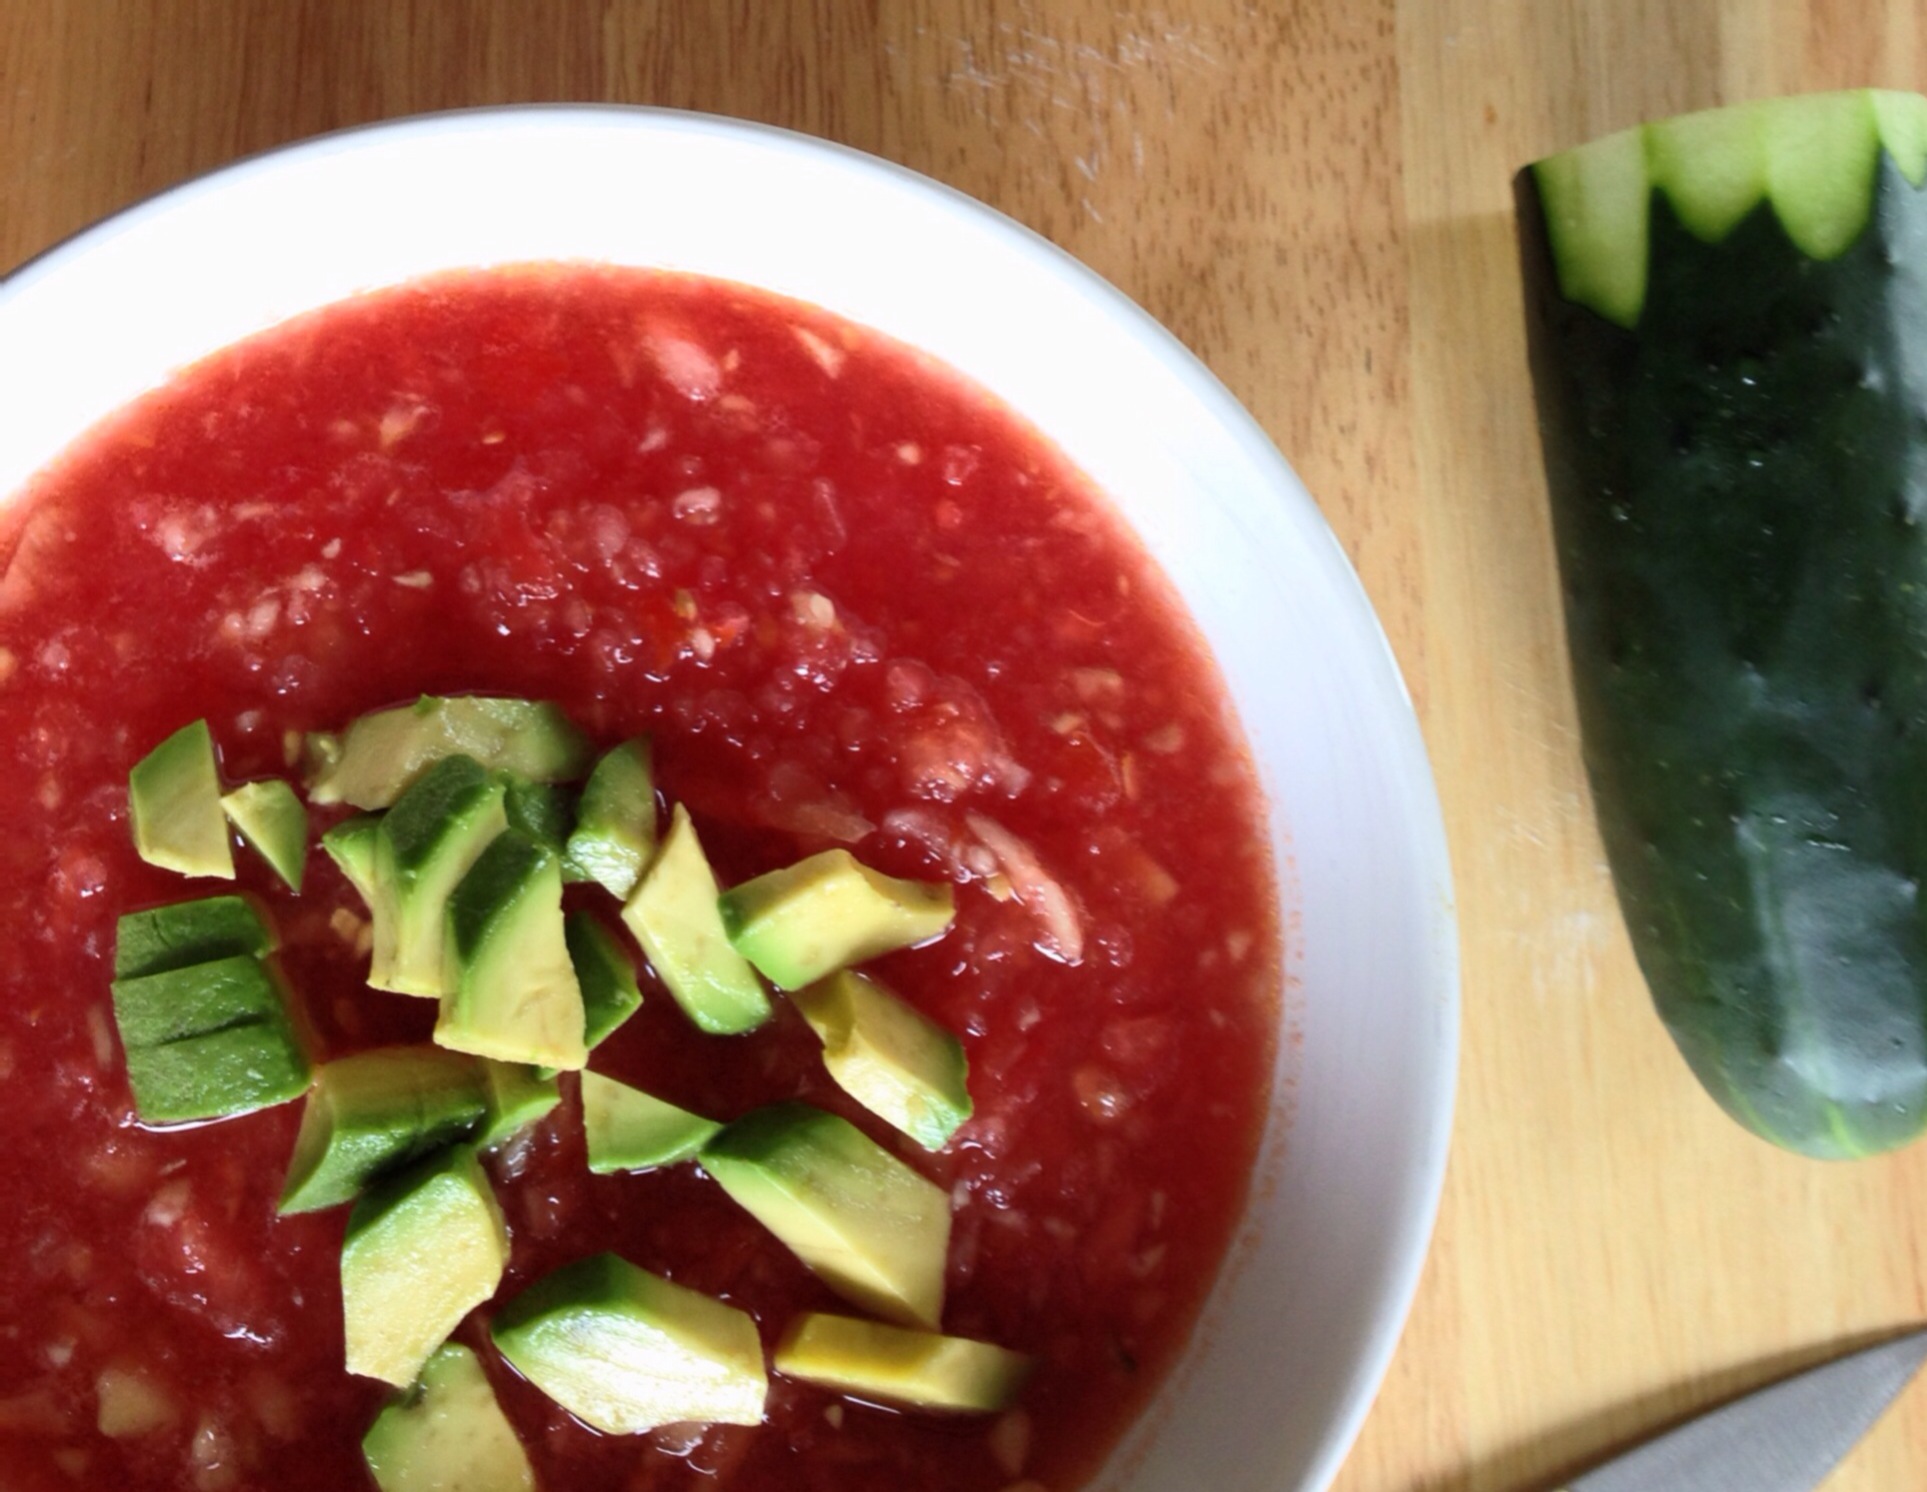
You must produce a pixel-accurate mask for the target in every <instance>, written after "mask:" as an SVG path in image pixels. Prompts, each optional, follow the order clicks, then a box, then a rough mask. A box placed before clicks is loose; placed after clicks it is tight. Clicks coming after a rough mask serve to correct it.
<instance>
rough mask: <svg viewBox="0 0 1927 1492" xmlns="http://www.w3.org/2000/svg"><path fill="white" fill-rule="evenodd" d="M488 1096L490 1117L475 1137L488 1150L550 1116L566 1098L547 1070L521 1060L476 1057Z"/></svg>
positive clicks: (479, 1145)
mask: <svg viewBox="0 0 1927 1492" xmlns="http://www.w3.org/2000/svg"><path fill="white" fill-rule="evenodd" d="M476 1065H477V1066H478V1067H480V1068H481V1071H482V1087H483V1091H484V1093H486V1095H487V1097H488V1117H487V1119H486V1120H484V1122H483V1124H482V1131H481V1133H480V1134H478V1135H477V1136H476V1137H475V1145H476V1148H477V1149H480V1150H487V1149H489V1148H490V1147H492V1146H495V1145H499V1144H501V1143H502V1142H503V1141H504V1140H506V1139H509V1138H511V1137H513V1136H514V1135H517V1134H520V1133H521V1132H522V1131H523V1130H525V1129H527V1128H528V1127H529V1126H530V1125H532V1124H539V1123H540V1122H541V1121H542V1120H544V1119H546V1118H548V1116H549V1114H550V1112H551V1111H552V1110H553V1109H554V1108H555V1106H556V1105H557V1104H559V1103H560V1102H562V1089H561V1087H560V1085H559V1084H557V1082H556V1081H555V1075H554V1074H553V1073H546V1074H545V1073H543V1072H541V1071H539V1070H538V1069H536V1068H533V1067H528V1066H525V1065H524V1064H522V1063H520V1062H492V1061H490V1060H489V1059H488V1058H487V1057H481V1058H477V1059H476Z"/></svg>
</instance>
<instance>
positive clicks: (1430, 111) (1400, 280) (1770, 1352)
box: [0, 0, 1927, 1492]
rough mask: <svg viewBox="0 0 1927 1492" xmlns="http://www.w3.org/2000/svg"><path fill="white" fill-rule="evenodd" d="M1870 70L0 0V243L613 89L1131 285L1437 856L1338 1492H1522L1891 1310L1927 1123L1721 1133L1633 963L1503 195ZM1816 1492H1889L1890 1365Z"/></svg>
mask: <svg viewBox="0 0 1927 1492" xmlns="http://www.w3.org/2000/svg"><path fill="white" fill-rule="evenodd" d="M1867 83H1878V84H1884V85H1887V86H1893V87H1910V86H1920V85H1921V84H1922V83H1927V5H1922V4H1918V3H1906V0H1267V3H1242V4H1240V3H1230V0H1166V3H1162V4H1158V5H1154V6H1150V7H1129V8H1125V7H1120V6H1118V5H1116V4H1114V3H1112V0H999V3H983V4H962V3H951V4H939V3H928V4H907V3H906V4H897V3H879V0H869V3H837V0H816V3H804V0H797V3H778V0H754V3H752V0H742V3H736V4H727V5H725V4H720V3H716V4H686V5H680V6H672V5H664V4H652V3H641V0H637V3H627V0H606V3H589V0H578V3H569V4H552V3H540V0H496V3H484V0H415V3H402V0H366V3H363V0H299V3H297V0H231V3H221V0H202V3H190V0H177V3H168V0H4V3H0V267H10V266H12V265H14V264H16V263H18V262H20V261H21V260H23V259H25V258H27V257H28V256H30V255H32V254H34V253H36V252H38V251H39V250H40V249H42V248H45V247H46V246H48V245H49V244H51V243H53V242H55V241H56V240H58V239H59V238H61V237H62V236H63V235H65V234H67V233H70V232H72V231H73V230H75V229H76V228H79V227H81V226H83V225H85V224H86V223H88V222H90V221H92V220H93V219H95V218H97V217H99V216H100V215H102V214H103V213H106V212H109V211H111V210H113V209H115V208H117V207H120V206H122V205H124V204H126V203H128V202H130V201H132V200H134V199H136V198H138V197H140V196H142V195H144V194H146V193H148V192H152V191H154V190H157V189H159V188H161V187H164V186H167V185H170V184H172V183H173V182H175V181H177V180H179V179H180V178H182V177H184V176H187V175H189V174H192V173H194V172H197V171H201V170H205V169H207V168H209V167H212V166H216V165H219V164H221V163H223V162H225V161H228V160H230V159H232V158H234V157H236V156H238V155H241V154H244V153H247V152H250V151H255V150H259V149H262V148H264V147H266V146H270V145H274V144H277V143H279V142H281V141H284V140H288V139H293V138H296V137H298V136H302V135H307V134H311V133H314V132H316V131H320V130H325V129H331V128H335V127H338V126H341V125H346V124H353V123H357V122H360V121H363V120H369V119H375V118H380V117H383V116H387V115H394V114H401V113H409V112H414V111H417V110H424V109H435V108H446V107H452V106H457V105H465V104H484V103H502V102H509V101H525V100H547V99H558V98H575V99H608V100H620V101H625V102H637V103H654V104H666V105H674V106H678V107H685V108H696V109H707V110H714V111H718V112H722V113H728V114H736V115H741V116H744V117H747V118H751V119H759V120H767V121H771V122H775V123H779V124H785V125H789V126H792V127H794V128H797V129H802V130H807V131H810V132H812V133H816V134H821V135H827V136H829V137H831V138H833V139H837V140H841V141H845V142H847V143H849V144H852V145H856V146H859V147H862V148H864V149H866V150H871V151H875V152H878V153H880V154H882V155H885V156H888V157H890V158H892V159H894V160H898V161H902V162H904V163H905V164H907V165H910V166H913V167H915V168H917V169H918V170H921V171H925V172H928V173H929V174H931V175H933V176H936V177H938V178H940V179H942V180H944V181H947V182H949V183H951V184H953V185H955V186H957V187H960V188H962V189H963V190H965V191H967V192H971V193H974V194H975V195H977V196H979V197H982V198H984V199H986V200H987V201H989V202H991V203H993V204H995V205H996V206H998V207H1000V208H1002V209H1003V210H1004V211H1005V212H1008V213H1010V214H1012V215H1013V216H1014V217H1016V218H1018V219H1020V220H1021V221H1023V222H1025V223H1028V224H1030V225H1031V226H1032V227H1034V228H1036V229H1038V230H1039V231H1040V232H1042V233H1044V234H1046V235H1048V236H1049V237H1051V238H1053V239H1055V240H1056V241H1057V242H1059V243H1060V244H1063V245H1064V246H1065V247H1066V248H1068V249H1070V250H1071V251H1072V252H1073V253H1076V254H1077V255H1079V256H1080V257H1082V258H1083V259H1084V260H1086V261H1087V262H1088V263H1090V264H1092V265H1093V266H1095V267H1096V268H1097V269H1098V270H1099V271H1100V272H1101V273H1103V274H1105V275H1107V276H1109V277H1110V278H1111V279H1112V280H1114V281H1115V282H1116V283H1117V284H1119V285H1120V286H1122V287H1123V288H1124V290H1125V291H1126V292H1128V293H1129V294H1130V295H1132V296H1133V297H1135V298H1136V299H1137V300H1139V301H1140V302H1142V303H1143V304H1144V305H1146V306H1147V307H1149V308H1150V310H1151V311H1152V312H1153V313H1155V314H1156V315H1157V316H1159V317H1160V318H1162V319H1163V320H1164V321H1165V322H1166V323H1168V324H1169V325H1170V326H1171V327H1172V328H1173V329H1174V330H1175V331H1176V332H1177V333H1178V335H1179V336H1181V337H1182V338H1183V339H1184V340H1185V341H1186V342H1188V343H1189V344H1190V345H1191V346H1192V347H1193V348H1195V349H1196V350H1197V351H1198V352H1199V353H1200V354H1201V355H1202V356H1203V357H1204V359H1205V361H1206V362H1208V363H1209V364H1210V365H1211V366H1212V367H1213V368H1214V369H1215V370H1216V371H1217V372H1218V374H1219V375H1220V376H1221V377H1222V378H1223V379H1224V380H1225V381H1226V382H1227V383H1228V384H1230V386H1231V387H1232V389H1233V390H1234V391H1235V392H1236V393H1237V394H1238V395H1239V396H1240V397H1242V398H1243V399H1244V400H1245V401H1246V402H1247V403H1248V404H1249V405H1250V406H1251V408H1252V410H1253V411H1254V412H1255V413H1256V414H1257V416H1258V418H1259V419H1260V420H1261V421H1262V422H1263V423H1264V425H1265V426H1266V428H1267V429H1269V430H1270V432H1271V434H1272V435H1273V437H1274V438H1275V439H1276V440H1277V441H1278V443H1279V445H1280V446H1281V447H1282V448H1283V449H1284V450H1285V452H1286V453H1287V454H1288V455H1289V456H1290V457H1291V459H1292V461H1293V462H1294V463H1295V464H1296V465H1297V467H1298V469H1299V471H1300V472H1301V473H1302V474H1303V476H1304V477H1305V480H1306V481H1307V483H1308V484H1309V485H1310V487H1311V489H1312V491H1313V492H1314V493H1315V494H1317V496H1318V497H1319V500H1320V501H1321V502H1322V504H1323V506H1324V509H1325V512H1326V514H1327V515H1328V517H1329V518H1330V520H1331V522H1332V525H1333V526H1334V528H1335V529H1336V530H1337V532H1338V535H1339V537H1340V539H1341V540H1342V541H1343V542H1344V544H1345V547H1346V549H1347V550H1348V551H1349V552H1350V554H1351V555H1352V557H1353V559H1354V561H1355V562H1356V563H1357V565H1358V568H1359V570H1360V573H1361V574H1362V575H1363V577H1364V581H1365V584H1366V587H1367V589H1368V590H1369V591H1370V592H1371V595H1372V597H1373V599H1374V600H1375V602H1376V603H1377V605H1378V608H1379V612H1380V615H1381V616H1382V617H1383V618H1384V622H1385V625H1386V628H1387V630H1388V632H1389V633H1390V635H1391V639H1392V644H1393V646H1394V648H1395V649H1396V650H1397V653H1398V656H1399V659H1400V661H1401V662H1402V664H1403V665H1404V668H1405V670H1406V675H1407V678H1408V679H1409V681H1410V683H1411V687H1412V692H1413V695H1414V697H1415V699H1416V700H1417V703H1418V707H1419V711H1420V715H1421V717H1422V719H1423V721H1424V725H1425V729H1426V734H1427V737H1428V739H1429V741H1430V743H1431V749H1432V753H1433V760H1434V762H1435V764H1436V768H1437V772H1438V776H1439V783H1440V788H1441V791H1442V794H1443V797H1444V802H1445V810H1446V817H1447V825H1448V829H1449V831H1450V834H1451V838H1452V844H1453V850H1454V856H1455V862H1456V867H1457V875H1458V889H1459V897H1460V906H1461V909H1462V912H1463V918H1464V957H1465V1058H1464V1067H1463V1072H1462V1086H1461V1100H1460V1110H1459V1119H1458V1125H1457V1130H1456V1134H1455V1137H1454V1156H1453V1161H1452V1168H1451V1175H1450V1179H1449V1182H1448V1185H1447V1189H1446V1195H1445V1202H1444V1210H1443V1213H1442V1216H1441V1219H1440V1224H1439V1230H1438V1237H1437V1243H1436V1246H1435V1248H1434V1250H1433V1254H1432V1258H1431V1263H1430V1266H1429V1268H1428V1270H1427V1272H1426V1276H1425V1280H1424V1284H1423V1287H1422V1289H1421V1291H1420V1294H1419V1298H1418V1302H1417V1305H1416V1307H1415V1309H1414V1312H1413V1315H1412V1319H1411V1324H1410V1327H1409V1329H1408V1331H1407V1333H1406V1337H1405V1341H1404V1344H1403V1347H1402V1348H1401V1351H1400V1353H1399V1356H1398V1358H1397V1361H1396V1363H1395V1365H1394V1367H1393V1369H1392V1373H1391V1376H1390V1379H1389V1381H1388V1382H1387V1384H1386V1387H1385V1390H1384V1393H1383V1395H1382V1397H1381V1399H1380V1401H1379V1403H1378V1406H1377V1408H1376V1409H1375V1410H1374V1412H1373V1414H1372V1417H1371V1419H1370V1421H1369V1422H1368V1423H1367V1425H1366V1428H1365V1431H1364V1434H1363V1436H1362V1438H1361V1439H1360V1441H1359V1443H1358V1446H1357V1449H1356V1451H1355V1453H1354V1455H1353V1456H1352V1459H1351V1462H1350V1464H1349V1465H1348V1466H1347V1468H1346V1470H1345V1471H1344V1473H1343V1474H1342V1475H1341V1477H1340V1479H1339V1486H1340V1488H1341V1489H1343V1492H1460V1489H1463V1492H1485V1489H1492V1492H1531V1489H1535V1488H1543V1487H1546V1486H1549V1485H1551V1484H1553V1483H1555V1482H1556V1481H1557V1480H1558V1479H1559V1478H1561V1477H1562V1476H1563V1475H1566V1474H1569V1473H1570V1472H1572V1471H1574V1470H1576V1469H1578V1468H1579V1467H1581V1466H1582V1465H1583V1464H1584V1463H1586V1462H1587V1461H1588V1460H1589V1459H1591V1458H1593V1457H1596V1456H1598V1455H1602V1454H1605V1453H1608V1452H1610V1451H1611V1450H1613V1449H1614V1448H1616V1447H1618V1446H1619V1445H1621V1444H1622V1443H1624V1442H1625V1441H1627V1440H1628V1439H1630V1438H1632V1437H1635V1436H1637V1435H1639V1434H1641V1433H1642V1432H1645V1431H1647V1430H1650V1429H1652V1428H1655V1427H1657V1426H1658V1425H1660V1424H1662V1423H1664V1422H1667V1421H1670V1420H1672V1419H1675V1418H1677V1417H1679V1416H1681V1415H1683V1414H1685V1413H1687V1412H1689V1411H1690V1410H1692V1409H1694V1408H1696V1407H1699V1406H1701V1405H1704V1404H1706V1403H1708V1402H1710V1401H1712V1400H1714V1399H1717V1398H1719V1397H1721V1396H1723V1395H1726V1394H1729V1393H1732V1392H1735V1391H1738V1390H1740V1389H1743V1388H1746V1387H1748V1386H1751V1385H1752V1384H1754V1383H1755V1382H1757V1381H1760V1380H1761V1379H1762V1378H1764V1377H1767V1376H1770V1375H1771V1374H1772V1373H1773V1372H1775V1371H1778V1370H1782V1369H1785V1368H1789V1367H1792V1366H1797V1365H1800V1364H1803V1363H1805V1362H1807V1361H1810V1360H1812V1359H1813V1358H1814V1357H1816V1356H1818V1355H1822V1354H1823V1353H1824V1352H1825V1351H1827V1350H1829V1349H1831V1348H1832V1347H1834V1346H1835V1345H1837V1344H1839V1343H1842V1342H1843V1341H1846V1340H1848V1339H1853V1338H1856V1337H1858V1336H1860V1335H1862V1334H1865V1333H1871V1332H1876V1331H1879V1330H1882V1329H1884V1328H1888V1327H1892V1326H1896V1325H1899V1324H1902V1323H1908V1322H1912V1321H1915V1320H1917V1319H1919V1318H1921V1317H1922V1316H1927V1298H1924V1292H1927V1146H1922V1147H1920V1148H1919V1149H1917V1150H1916V1151H1914V1152H1912V1153H1909V1154H1904V1155H1901V1156H1899V1157H1896V1158H1891V1159H1885V1160H1876V1161H1867V1162H1860V1163H1857V1164H1852V1165H1835V1166H1828V1165H1820V1164H1817V1163H1814V1162H1809V1161H1802V1160H1797V1159H1794V1158H1793V1157H1790V1156H1784V1155H1780V1154H1777V1153H1775V1152H1774V1151H1772V1150H1770V1149H1768V1148H1767V1147H1766V1146H1764V1145H1762V1144H1761V1143H1759V1142H1758V1141H1756V1140H1753V1139H1751V1138H1750V1137H1748V1136H1747V1135H1745V1134H1743V1133H1741V1132H1740V1131H1739V1130H1738V1129H1737V1128H1736V1127H1734V1126H1733V1125H1732V1124H1731V1123H1729V1122H1728V1121H1727V1120H1725V1119H1724V1118H1722V1117H1721V1116H1720V1115H1719V1114H1718V1113H1717V1112H1716V1111H1715V1110H1714V1109H1713V1106H1712V1105H1711V1103H1710V1102H1709V1101H1708V1100H1707V1099H1705V1098H1704V1097H1703V1096H1702V1095H1701V1094H1700V1092H1699V1090H1698V1089H1697V1087H1696V1086H1695V1085H1694V1083H1693V1082H1692V1080H1691V1079H1690V1078H1689V1077H1688V1075H1687V1073H1686V1070H1685V1068H1684V1066H1683V1065H1682V1064H1681V1062H1680V1061H1679V1060H1678V1058H1677V1057H1676V1056H1675V1054H1674V1052H1673V1050H1672V1047H1671V1045H1670V1043H1669V1042H1668V1040H1667V1038H1666V1036H1665V1034H1664V1033H1663V1032H1662V1030H1661V1029H1660V1027H1659V1024H1658V1022H1657V1020H1656V1019H1655V1018H1654V1017H1653V1015H1652V1014H1651V1011H1650V1009H1649V1007H1648V1002H1647V998H1646V994H1645V991H1644V989H1643V987H1642V986H1641V984H1640V981H1639V979H1638V976H1637V974H1636V972H1635V970H1634V968H1633V965H1632V961H1631V958H1630V956H1629V954H1628V951H1627V948H1626V943H1625V939H1624V936H1623V934H1622V932H1621V930H1620V926H1619V922H1618V917H1617V913H1616V911H1615V908H1614V904H1613V900H1612V896H1611V888H1610V886H1609V883H1608V880H1607V876H1606V872H1605V869H1604V866H1603V863H1602V860H1601V856H1600V849H1599V844H1598V841H1597V838H1596V836H1595V833H1594V830H1593V827H1592V823H1591V818H1590V808H1589V805H1588V803H1587V798H1586V788H1585V782H1584V779H1583V776H1582V773H1581V770H1580V763H1579V755H1578V749H1577V743H1576V738H1575V734H1574V719H1573V711H1572V704H1571V700H1570V697H1569V687H1568V680H1567V677H1566V671H1565V670H1566V665H1565V660H1564V651H1563V643H1562V640H1561V633H1560V615H1559V606H1558V590H1557V581H1556V577H1555V574H1554V571H1553V566H1552V561H1551V553H1550V548H1549V542H1548V532H1547V523H1546V513H1545V501H1544V491H1543V484H1542V478H1541V475H1540V470H1539V465H1538V461H1539V456H1538V450H1537V446H1536V437H1535V433H1534V426H1533V413H1532V403H1531V394H1530V389H1529V387H1528V385H1527V381H1526V376H1525V368H1524V346H1523V335H1522V329H1521V317H1520V310H1519V286H1518V276H1517V270H1516V265H1515V253H1514V246H1513V238H1512V226H1511V221H1510V216H1509V213H1510V200H1509V178H1510V176H1511V174H1512V172H1513V171H1514V170H1515V169H1516V168H1517V167H1518V166H1520V165H1521V164H1523V163H1524V162H1526V161H1528V160H1530V159H1532V158H1533V157H1535V156H1538V155H1542V154H1545V153H1547V152H1548V151H1551V150H1554V149H1558V148H1561V147H1563V146H1567V145H1571V144H1575V143H1577V142H1579V141H1580V140H1582V139H1584V138H1587V137H1589V136H1591V135H1594V134H1597V133H1600V132H1603V131H1605V130H1608V129H1613V128H1617V127H1619V126H1622V125H1626V124H1631V123H1633V122H1635V121H1637V120H1639V119H1641V118H1644V117H1649V116H1653V115H1659V114H1666V113H1671V112H1675V111H1679V110H1682V109H1688V108H1697V107H1704V106H1709V105H1713V104H1718V103H1724V102H1730V101H1734V100H1738V99H1742V98H1750V97H1759V96H1764V95H1767V94H1772V93H1778V92H1787V91H1793V90H1798V89H1806V88H1820V87H1843V86H1849V85H1858V84H1867ZM0 418H4V413H3V412H0ZM1829 1486H1830V1487H1831V1488H1832V1489H1834V1492H1896V1489H1906V1488H1917V1487H1923V1486H1927V1386H1920V1387H1917V1388H1916V1389H1915V1390H1914V1392H1913V1393H1912V1394H1911V1395H1910V1397H1908V1398H1907V1399H1905V1400H1903V1402H1902V1405H1901V1407H1900V1408H1899V1409H1898V1410H1897V1411H1896V1412H1895V1413H1894V1414H1892V1415H1890V1416H1889V1417H1888V1418H1887V1420H1886V1421H1885V1422H1883V1424H1882V1425H1881V1426H1880V1428H1879V1429H1878V1430H1877V1431H1876V1432H1875V1433H1874V1435H1873V1436H1872V1437H1871V1438H1870V1439H1869V1440H1868V1441H1867V1442H1866V1443H1865V1444H1864V1445H1863V1446H1862V1447H1861V1448H1860V1449H1859V1451H1858V1452H1857V1453H1856V1454H1855V1455H1854V1456H1853V1458H1852V1459H1851V1460H1850V1461H1849V1463H1848V1464H1847V1465H1846V1466H1845V1467H1844V1468H1843V1469H1842V1470H1841V1471H1840V1472H1839V1473H1838V1475H1837V1476H1836V1477H1835V1478H1834V1480H1833V1481H1832V1482H1831V1483H1830V1484H1829Z"/></svg>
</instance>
